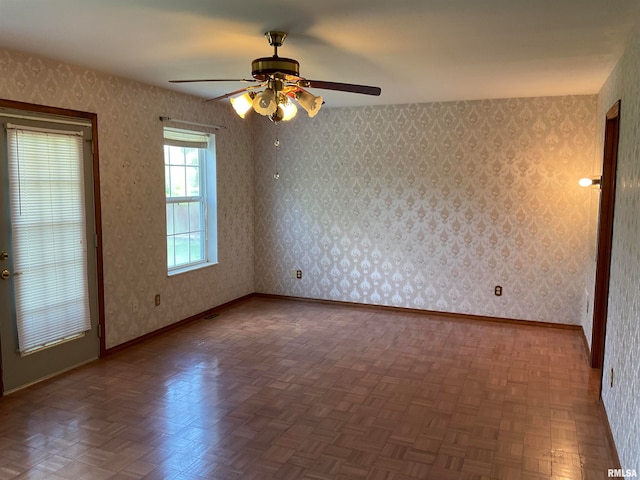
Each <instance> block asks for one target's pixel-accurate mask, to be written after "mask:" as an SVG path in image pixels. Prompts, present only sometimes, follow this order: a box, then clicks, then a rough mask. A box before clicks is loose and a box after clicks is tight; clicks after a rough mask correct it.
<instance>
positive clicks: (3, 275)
mask: <svg viewBox="0 0 640 480" xmlns="http://www.w3.org/2000/svg"><path fill="white" fill-rule="evenodd" d="M10 276H11V272H10V271H9V270H7V269H6V268H5V269H4V270H2V272H0V278H1V279H2V280H6V279H7V278H9V277H10Z"/></svg>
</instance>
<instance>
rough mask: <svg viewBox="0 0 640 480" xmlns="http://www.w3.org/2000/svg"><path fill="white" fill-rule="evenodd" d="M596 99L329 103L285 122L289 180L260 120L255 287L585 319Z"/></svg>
mask: <svg viewBox="0 0 640 480" xmlns="http://www.w3.org/2000/svg"><path fill="white" fill-rule="evenodd" d="M595 108H596V98H595V96H577V97H576V96H573V97H572V96H567V97H557V98H529V99H506V100H484V101H470V102H451V103H435V104H426V105H404V106H384V107H366V108H333V109H332V108H327V107H326V106H325V109H324V110H321V111H320V113H319V114H318V116H317V117H315V118H314V119H308V118H305V117H306V116H305V115H304V112H301V113H302V115H301V118H296V119H295V121H293V122H291V123H288V124H285V123H282V124H281V126H280V141H281V147H280V150H281V151H280V153H279V157H280V158H279V170H280V179H279V180H274V178H273V171H274V161H275V158H274V150H275V148H274V146H273V140H274V135H275V128H274V126H273V124H271V123H270V122H268V121H262V122H259V123H256V124H255V128H256V143H255V148H256V170H255V182H256V217H255V218H256V227H255V231H256V287H257V290H258V291H260V292H266V293H273V294H283V295H295V296H302V297H312V298H323V299H332V300H341V301H349V302H358V303H372V304H379V305H393V306H400V307H408V308H418V309H427V310H437V311H444V312H456V313H469V314H475V315H488V316H496V317H506V318H515V319H522V320H538V321H547V322H557V323H565V324H579V323H580V321H581V319H582V310H583V309H584V308H585V307H584V305H585V290H584V276H585V262H586V258H587V250H588V247H587V245H588V242H587V224H588V218H589V192H588V191H587V190H586V189H582V188H580V187H579V186H578V185H577V181H578V179H579V178H580V177H582V176H584V175H586V174H588V173H590V172H591V168H592V159H593V149H594V138H595V131H594V129H595V126H594V125H595V123H594V119H595ZM298 268H299V269H302V270H303V278H302V280H296V279H292V278H290V275H289V270H290V269H298ZM495 285H501V286H503V288H504V294H503V296H502V297H496V296H494V286H495Z"/></svg>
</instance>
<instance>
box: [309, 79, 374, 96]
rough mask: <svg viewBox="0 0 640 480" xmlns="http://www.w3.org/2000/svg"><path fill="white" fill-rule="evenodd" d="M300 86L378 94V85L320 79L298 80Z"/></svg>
mask: <svg viewBox="0 0 640 480" xmlns="http://www.w3.org/2000/svg"><path fill="white" fill-rule="evenodd" d="M298 86H300V87H308V88H322V89H324V90H337V91H339V92H350V93H362V94H364V95H376V96H378V95H380V93H382V89H381V88H380V87H370V86H368V85H354V84H352V83H338V82H323V81H321V80H303V81H301V82H298Z"/></svg>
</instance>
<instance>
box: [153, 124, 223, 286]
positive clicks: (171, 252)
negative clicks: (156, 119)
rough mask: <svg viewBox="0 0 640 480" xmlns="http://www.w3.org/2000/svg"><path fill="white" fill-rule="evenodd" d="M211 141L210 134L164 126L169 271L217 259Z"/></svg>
mask: <svg viewBox="0 0 640 480" xmlns="http://www.w3.org/2000/svg"><path fill="white" fill-rule="evenodd" d="M214 140H215V137H214V136H213V135H211V134H206V133H201V132H193V131H188V130H180V129H176V128H170V127H165V128H164V177H165V196H166V210H167V270H168V272H169V274H174V273H180V272H183V271H187V270H191V269H193V268H197V267H202V266H206V265H211V264H215V263H217V261H218V258H217V228H216V210H217V208H216V176H215V174H216V161H215V160H216V159H215V141H214Z"/></svg>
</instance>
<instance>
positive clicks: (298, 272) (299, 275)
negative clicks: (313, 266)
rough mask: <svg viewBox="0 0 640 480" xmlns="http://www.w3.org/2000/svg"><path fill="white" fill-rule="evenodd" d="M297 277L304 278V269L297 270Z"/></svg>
mask: <svg viewBox="0 0 640 480" xmlns="http://www.w3.org/2000/svg"><path fill="white" fill-rule="evenodd" d="M296 278H297V279H301V278H302V270H296Z"/></svg>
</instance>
